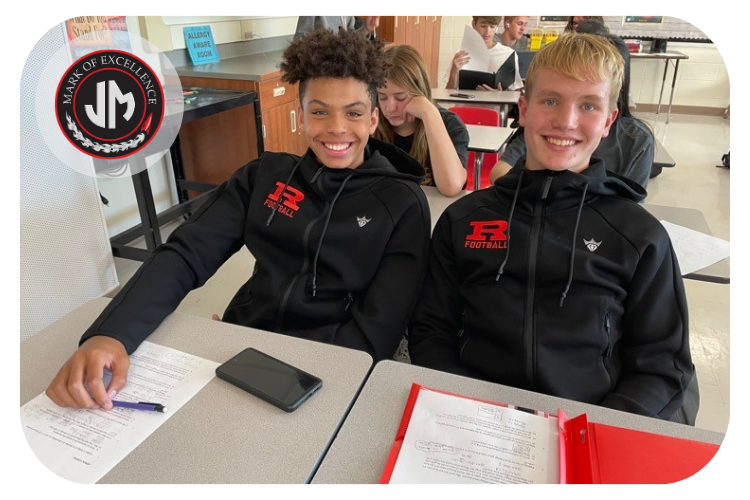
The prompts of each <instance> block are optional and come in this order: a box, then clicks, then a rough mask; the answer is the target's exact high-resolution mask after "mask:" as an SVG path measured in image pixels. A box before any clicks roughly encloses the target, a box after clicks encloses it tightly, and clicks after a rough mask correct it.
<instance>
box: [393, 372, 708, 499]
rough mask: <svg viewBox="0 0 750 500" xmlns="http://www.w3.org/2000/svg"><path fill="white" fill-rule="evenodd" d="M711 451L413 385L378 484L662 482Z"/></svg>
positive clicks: (704, 460)
mask: <svg viewBox="0 0 750 500" xmlns="http://www.w3.org/2000/svg"><path fill="white" fill-rule="evenodd" d="M718 449H719V446H718V445H715V444H710V443H704V442H700V441H692V440H688V439H682V438H676V437H671V436H665V435H661V434H653V433H649V432H643V431H637V430H632V429H626V428H623V427H616V426H613V425H606V424H599V423H594V422H589V421H588V419H587V416H586V414H582V415H579V416H577V417H575V418H572V419H569V418H568V417H567V415H566V414H565V412H564V411H562V410H558V415H553V414H550V413H546V412H539V411H534V410H527V409H523V408H519V407H515V406H512V405H508V404H501V403H495V402H491V401H485V400H480V399H475V398H471V397H467V396H462V395H459V394H454V393H450V392H445V391H440V390H437V389H431V388H428V387H424V386H421V385H419V384H413V385H412V389H411V391H410V394H409V398H408V400H407V403H406V407H405V409H404V413H403V416H402V419H401V423H400V425H399V427H398V431H397V434H396V437H395V439H394V443H393V446H392V448H391V452H390V454H389V456H388V460H387V462H386V465H385V468H384V471H383V474H382V476H381V479H380V482H381V483H456V484H457V483H515V484H535V483H553V484H554V483H560V484H566V483H571V484H573V483H601V484H622V483H646V484H663V483H672V482H677V481H681V480H683V479H686V478H688V477H690V476H692V475H693V474H695V473H697V472H698V471H700V470H701V469H702V468H703V467H704V466H705V465H706V464H708V462H710V461H711V459H712V458H713V457H714V455H715V454H716V452H717V450H718Z"/></svg>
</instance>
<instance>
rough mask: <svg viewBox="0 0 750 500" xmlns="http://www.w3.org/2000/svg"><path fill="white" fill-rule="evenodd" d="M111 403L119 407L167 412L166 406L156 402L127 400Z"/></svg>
mask: <svg viewBox="0 0 750 500" xmlns="http://www.w3.org/2000/svg"><path fill="white" fill-rule="evenodd" d="M112 405H113V406H116V407H120V408H131V409H133V410H144V411H156V412H159V413H166V412H167V408H166V407H165V406H164V405H160V404H158V403H144V402H138V403H129V402H127V401H112Z"/></svg>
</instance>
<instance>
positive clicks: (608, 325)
mask: <svg viewBox="0 0 750 500" xmlns="http://www.w3.org/2000/svg"><path fill="white" fill-rule="evenodd" d="M604 331H605V332H606V334H607V352H606V354H605V356H606V357H608V358H611V357H612V351H614V348H615V346H614V345H613V342H612V324H611V323H610V320H609V311H606V312H605V313H604Z"/></svg>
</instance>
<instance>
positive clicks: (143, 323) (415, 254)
mask: <svg viewBox="0 0 750 500" xmlns="http://www.w3.org/2000/svg"><path fill="white" fill-rule="evenodd" d="M423 178H424V169H423V168H422V167H421V165H419V163H418V162H416V161H415V160H413V159H412V158H411V157H409V156H408V155H407V154H406V153H404V152H402V151H400V150H399V149H398V148H396V147H395V146H392V145H390V144H386V143H383V142H381V141H377V140H375V139H370V141H369V142H368V146H367V149H366V151H365V161H364V163H363V164H362V165H360V166H359V167H358V168H356V169H348V168H347V169H331V168H328V167H325V166H323V165H322V164H320V163H319V162H318V161H317V160H316V158H315V155H314V154H313V153H312V151H311V150H308V152H307V154H306V155H305V156H303V157H302V158H300V157H298V156H293V155H289V154H280V153H265V154H263V156H262V157H261V158H260V159H258V160H254V161H252V162H251V163H249V164H248V165H246V166H245V167H243V168H241V169H239V170H238V171H237V172H235V173H234V174H233V175H232V177H231V178H230V179H229V180H228V181H227V182H225V183H224V184H222V185H221V186H220V187H219V188H217V190H216V192H215V193H214V194H213V195H212V196H211V197H210V199H209V200H207V201H206V203H204V205H202V206H201V207H200V209H199V210H198V211H197V212H196V213H195V215H193V217H191V218H190V220H188V221H187V222H185V223H184V224H183V225H182V226H180V227H179V228H178V229H177V230H175V231H174V233H172V235H170V237H169V239H168V240H167V242H166V243H165V244H164V245H161V246H160V247H159V248H157V249H156V251H155V252H154V254H153V255H152V256H151V257H150V258H149V259H148V260H147V261H146V262H145V263H144V264H143V266H141V268H140V269H139V270H138V272H137V273H136V274H135V275H134V277H133V278H132V279H131V280H130V281H129V282H128V284H127V285H126V286H125V288H124V289H123V290H122V291H121V292H120V293H118V294H117V296H116V297H115V298H114V299H113V300H112V301H111V303H110V304H109V305H108V306H107V308H106V309H105V310H104V311H103V312H102V314H101V315H100V316H99V318H98V319H97V320H96V321H95V322H94V324H93V325H92V326H91V327H90V328H89V329H88V330H87V331H86V333H85V334H84V335H83V337H82V339H81V342H83V341H85V340H86V339H88V338H89V337H91V336H93V335H106V336H110V337H113V338H115V339H117V340H119V341H120V342H122V343H123V344H124V345H125V348H126V349H127V351H128V353H132V352H133V351H134V350H135V349H136V348H137V347H138V345H139V344H140V343H141V342H142V341H143V340H144V339H145V338H146V337H147V336H148V335H150V334H151V332H152V331H153V330H154V329H155V328H156V327H157V326H158V325H159V324H160V323H161V322H162V320H163V319H164V318H165V317H166V316H167V315H168V314H169V313H171V312H172V311H173V310H174V309H175V308H176V307H177V305H178V304H179V303H180V301H182V299H183V298H184V297H185V295H187V293H188V292H190V290H192V289H194V288H197V287H199V286H202V285H203V284H204V283H205V282H206V281H207V280H208V278H210V277H211V276H212V275H213V274H214V273H215V272H216V270H217V269H218V268H219V267H220V266H221V265H222V264H223V263H224V262H225V261H226V260H227V259H228V258H229V257H230V256H232V254H234V253H235V252H237V251H238V250H239V249H240V248H241V247H242V246H243V245H246V246H247V247H248V249H249V250H250V253H251V254H252V255H253V256H254V257H255V260H256V265H255V269H254V272H253V275H252V277H250V279H249V280H248V281H247V283H246V284H245V285H243V286H242V287H241V288H240V290H239V291H238V292H237V294H236V295H235V297H234V298H233V299H232V301H231V303H230V304H229V306H228V307H227V309H226V311H225V312H224V315H223V318H222V319H223V320H224V321H227V322H230V323H235V324H238V325H244V326H250V327H254V328H258V329H262V330H268V331H274V332H279V333H284V334H288V335H293V336H296V337H301V338H305V339H310V340H316V341H321V342H328V343H332V344H336V345H341V346H345V347H350V348H354V349H360V350H363V351H366V352H368V353H370V354H371V355H372V356H373V358H374V359H375V360H376V361H377V360H380V359H383V358H388V357H391V356H393V354H394V352H395V350H396V348H397V346H398V343H399V341H400V339H401V337H402V336H403V332H404V331H405V330H406V324H407V321H408V318H409V315H410V314H411V312H412V310H413V308H414V305H415V304H416V299H417V294H418V293H419V290H420V289H421V285H422V281H423V278H424V273H425V270H426V266H427V255H428V251H429V234H430V213H429V208H428V205H427V201H426V198H425V195H424V193H423V191H422V189H421V188H420V187H419V183H420V182H421V180H422V179H423Z"/></svg>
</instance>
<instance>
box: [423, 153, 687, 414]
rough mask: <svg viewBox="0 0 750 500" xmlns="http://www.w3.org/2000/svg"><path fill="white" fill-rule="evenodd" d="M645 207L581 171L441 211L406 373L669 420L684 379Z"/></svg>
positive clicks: (657, 237)
mask: <svg viewBox="0 0 750 500" xmlns="http://www.w3.org/2000/svg"><path fill="white" fill-rule="evenodd" d="M522 161H523V160H522ZM645 194H646V193H645V191H644V190H643V188H642V187H641V186H639V185H637V184H636V183H634V182H632V181H630V180H629V179H626V178H624V177H620V176H618V175H616V174H613V173H611V172H606V171H605V168H604V163H603V162H601V161H598V160H593V159H592V164H591V165H590V166H589V167H588V168H587V169H586V170H585V171H583V172H582V173H581V174H576V173H573V172H569V171H564V172H551V171H548V170H544V171H529V170H525V169H513V170H511V171H510V173H508V174H507V175H505V176H503V177H501V178H500V179H498V180H497V181H496V182H495V185H494V187H492V188H490V189H486V190H483V191H479V192H476V193H473V194H469V195H467V196H465V197H464V198H462V199H460V200H459V201H457V202H456V203H454V204H453V205H451V206H450V207H449V208H448V209H447V210H446V211H445V212H444V213H443V215H442V217H441V218H440V220H439V221H438V223H437V225H436V227H435V231H434V233H433V239H432V248H431V251H430V266H429V270H428V276H427V279H426V281H425V286H424V291H423V294H422V297H421V298H420V301H419V304H418V306H417V309H416V311H415V315H414V317H413V320H412V322H411V324H410V331H409V351H410V354H411V359H412V362H413V363H415V364H419V365H424V366H428V367H432V368H436V369H440V370H445V371H450V372H455V373H459V374H463V375H468V376H471V377H476V378H481V379H485V380H490V381H493V382H497V383H501V384H505V385H510V386H514V387H519V388H523V389H528V390H533V391H536V392H542V393H545V394H550V395H554V396H559V397H564V398H568V399H573V400H577V401H583V402H586V403H591V404H598V405H601V406H606V407H610V408H614V409H619V410H623V411H628V412H632V413H638V414H641V415H648V416H653V417H659V418H663V419H669V418H670V417H671V416H672V414H674V413H675V412H676V411H677V410H678V409H679V408H680V406H681V404H682V401H683V394H684V391H685V389H686V388H687V386H688V384H689V383H690V381H691V380H692V377H693V374H694V367H693V365H692V362H691V357H690V347H689V342H688V312H687V303H686V300H685V292H684V288H683V283H682V277H681V274H680V270H679V267H678V263H677V259H676V257H675V255H674V251H673V249H672V246H671V243H670V240H669V236H668V234H667V232H666V230H665V229H664V228H663V227H662V225H661V224H660V223H659V221H658V220H656V219H655V218H654V217H653V216H651V215H650V214H649V213H648V212H646V210H645V209H644V208H643V207H641V206H640V205H638V203H637V202H638V201H640V200H642V199H643V198H644V197H645Z"/></svg>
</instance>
